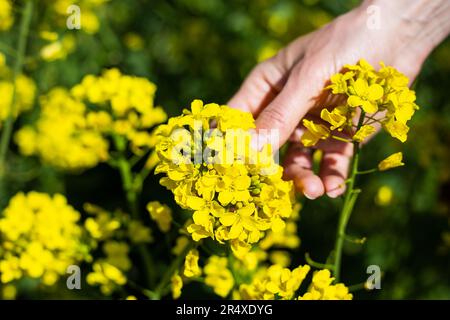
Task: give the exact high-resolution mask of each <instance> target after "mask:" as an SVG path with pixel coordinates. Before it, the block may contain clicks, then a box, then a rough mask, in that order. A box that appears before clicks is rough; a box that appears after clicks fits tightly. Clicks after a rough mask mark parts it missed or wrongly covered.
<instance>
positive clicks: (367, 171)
mask: <svg viewBox="0 0 450 320" xmlns="http://www.w3.org/2000/svg"><path fill="white" fill-rule="evenodd" d="M376 171H378V168H372V169H369V170H363V171H358V172H356V174H358V175H361V174H369V173H373V172H376Z"/></svg>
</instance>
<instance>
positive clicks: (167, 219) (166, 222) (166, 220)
mask: <svg viewBox="0 0 450 320" xmlns="http://www.w3.org/2000/svg"><path fill="white" fill-rule="evenodd" d="M147 210H148V212H149V213H150V217H151V218H152V219H153V220H154V221H155V222H156V223H157V224H158V228H159V229H160V230H161V231H162V232H168V231H169V230H170V225H171V223H172V210H171V209H170V208H169V207H168V206H167V205H165V204H161V203H159V202H158V201H151V202H149V203H148V204H147Z"/></svg>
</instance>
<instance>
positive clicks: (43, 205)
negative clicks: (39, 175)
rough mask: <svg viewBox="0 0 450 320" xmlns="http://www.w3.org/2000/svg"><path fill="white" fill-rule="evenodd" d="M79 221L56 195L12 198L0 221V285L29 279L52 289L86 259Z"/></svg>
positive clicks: (32, 193) (76, 215)
mask: <svg viewBox="0 0 450 320" xmlns="http://www.w3.org/2000/svg"><path fill="white" fill-rule="evenodd" d="M79 218H80V214H79V212H77V211H76V210H75V209H74V208H72V207H71V206H70V205H68V204H67V200H66V198H65V197H64V196H62V195H59V194H56V195H54V196H50V195H48V194H45V193H38V192H29V193H27V194H24V193H18V194H16V195H15V196H14V197H13V198H11V200H10V202H9V204H8V206H7V207H6V208H5V210H4V211H3V215H2V218H1V219H0V233H1V235H2V237H1V239H0V248H1V250H0V258H1V259H0V282H2V283H8V282H11V281H13V280H15V279H20V278H22V277H26V276H29V277H32V278H40V279H41V281H42V283H43V284H45V285H53V284H54V283H55V282H56V281H57V280H58V278H59V277H60V276H63V275H65V274H66V268H67V267H68V266H69V265H72V264H75V263H77V262H80V261H82V260H84V259H85V258H87V248H86V245H85V244H83V243H82V240H81V239H82V238H81V237H82V229H81V228H80V226H79V225H78V224H77V222H78V220H79Z"/></svg>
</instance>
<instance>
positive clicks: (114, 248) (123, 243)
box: [84, 203, 153, 295]
mask: <svg viewBox="0 0 450 320" xmlns="http://www.w3.org/2000/svg"><path fill="white" fill-rule="evenodd" d="M84 210H85V211H86V212H87V213H88V214H89V215H91V216H90V217H89V218H87V219H86V220H85V222H84V227H85V229H86V230H87V232H88V235H89V236H90V240H91V242H90V246H91V248H92V249H93V250H95V249H100V254H99V257H98V258H97V259H96V260H95V261H94V262H93V264H92V271H91V272H90V273H89V274H88V275H87V276H86V282H87V283H88V284H89V285H91V286H99V287H100V291H101V292H102V293H103V294H104V295H110V294H111V293H112V292H113V291H114V290H116V289H118V288H119V287H121V286H123V285H125V284H126V283H127V280H128V279H127V276H126V272H128V271H130V269H131V267H132V262H131V259H130V257H129V253H130V243H131V244H132V245H137V244H142V243H149V242H152V241H153V237H152V234H151V230H150V229H149V228H148V227H146V226H144V225H143V224H142V222H140V221H139V220H135V219H131V218H130V217H129V215H127V214H125V213H123V212H121V211H116V212H112V213H111V212H109V211H107V210H105V209H103V208H101V207H98V206H96V205H93V204H90V203H87V204H85V205H84Z"/></svg>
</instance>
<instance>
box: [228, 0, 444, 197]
mask: <svg viewBox="0 0 450 320" xmlns="http://www.w3.org/2000/svg"><path fill="white" fill-rule="evenodd" d="M369 6H378V8H379V9H380V28H369V27H368V25H367V19H368V17H369V16H368V13H367V8H368V7H369ZM449 11H450V1H445V0H444V1H434V2H427V1H425V0H418V1H416V2H411V1H406V0H400V1H387V0H378V1H377V0H375V1H365V2H364V3H363V4H362V5H361V6H360V7H358V8H356V9H354V10H352V11H350V12H349V13H347V14H345V15H342V16H340V17H338V18H337V19H335V20H334V21H333V22H331V23H330V24H328V25H326V26H324V27H323V28H321V29H319V30H317V31H314V32H312V33H310V34H307V35H305V36H302V37H300V38H298V39H297V40H295V41H294V42H292V43H291V44H289V45H288V46H287V47H286V48H284V49H283V50H281V51H280V52H279V53H278V54H277V55H276V56H275V57H273V58H271V59H269V60H267V61H264V62H262V63H261V64H259V65H258V66H256V67H255V68H254V70H253V71H252V72H251V73H250V75H249V76H248V77H247V79H246V80H245V82H244V83H243V85H242V86H241V88H240V89H239V91H238V92H237V93H236V95H235V96H234V97H233V98H232V99H231V100H230V101H229V105H230V106H232V107H235V108H239V109H242V110H245V111H249V112H251V113H252V114H253V115H254V116H256V117H257V120H256V125H257V128H258V129H278V130H279V137H280V141H271V142H272V144H274V145H275V146H276V147H279V146H281V145H282V144H284V143H285V142H286V141H288V140H290V141H291V145H290V147H289V149H288V153H287V155H286V159H285V163H284V166H285V176H286V178H288V179H292V180H294V183H295V186H296V189H297V190H298V191H300V192H303V193H304V195H305V196H306V197H308V198H310V199H315V198H317V197H319V196H321V195H323V194H324V193H326V194H327V195H328V196H329V197H332V198H334V197H337V196H339V195H341V194H342V193H343V192H344V191H345V183H344V181H345V179H346V176H347V170H348V166H349V162H350V158H351V155H352V144H350V143H346V142H342V141H338V140H334V139H330V140H325V141H321V142H320V143H319V144H318V145H317V146H315V148H319V149H321V150H322V151H323V157H322V162H321V166H320V170H319V174H318V175H316V174H315V173H314V172H313V170H312V152H310V151H311V150H308V149H307V148H304V147H303V146H302V144H301V142H300V137H301V135H302V133H303V129H302V126H301V125H300V123H301V120H302V119H303V118H304V117H306V118H313V119H314V118H317V116H318V114H320V110H321V109H322V108H324V107H330V106H336V105H337V103H338V102H337V101H331V100H330V98H329V96H328V95H327V93H326V92H324V91H323V88H324V86H325V84H326V81H327V80H328V79H329V78H330V76H331V75H333V74H335V73H337V72H339V71H340V70H341V68H342V67H343V66H344V65H345V64H354V63H356V62H357V61H358V60H359V59H361V58H364V59H366V60H367V61H368V62H369V63H371V64H372V65H378V63H379V62H380V61H384V62H385V63H386V64H387V65H391V66H393V67H395V68H396V69H398V70H399V71H400V72H402V73H404V74H405V75H406V76H408V77H409V79H410V83H411V82H412V81H413V80H414V78H415V77H416V76H417V74H418V72H419V71H420V68H421V66H422V63H423V62H424V60H425V59H426V57H427V56H428V54H429V53H430V52H431V51H432V50H433V48H434V47H435V46H436V45H437V44H438V43H439V42H440V41H442V40H443V39H444V38H445V37H446V35H447V34H448V32H449V30H450V24H449V21H450V17H449V14H450V12H449ZM438 23H440V25H439V24H438Z"/></svg>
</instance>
